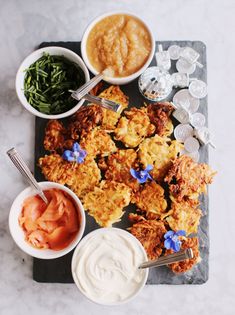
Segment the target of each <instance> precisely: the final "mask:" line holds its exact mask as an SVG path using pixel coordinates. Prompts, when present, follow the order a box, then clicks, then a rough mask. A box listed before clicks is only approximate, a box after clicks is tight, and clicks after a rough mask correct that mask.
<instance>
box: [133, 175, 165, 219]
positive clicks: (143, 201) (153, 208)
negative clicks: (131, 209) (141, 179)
mask: <svg viewBox="0 0 235 315" xmlns="http://www.w3.org/2000/svg"><path fill="white" fill-rule="evenodd" d="M134 202H135V204H136V206H137V207H138V208H139V209H140V210H141V211H142V212H146V216H148V214H150V213H152V214H154V215H156V217H158V218H159V217H160V216H161V215H162V214H164V213H165V212H166V208H167V202H166V200H165V198H164V189H163V188H162V187H161V186H160V185H158V184H157V183H156V182H155V181H151V182H147V183H145V184H144V185H143V186H141V188H140V190H139V191H138V192H137V193H136V194H135V196H134Z"/></svg>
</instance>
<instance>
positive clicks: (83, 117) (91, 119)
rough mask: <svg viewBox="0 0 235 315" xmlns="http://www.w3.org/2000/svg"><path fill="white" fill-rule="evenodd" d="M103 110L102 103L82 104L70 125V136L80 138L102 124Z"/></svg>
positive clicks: (70, 137)
mask: <svg viewBox="0 0 235 315" xmlns="http://www.w3.org/2000/svg"><path fill="white" fill-rule="evenodd" d="M102 120H103V111H102V108H101V106H100V105H96V104H90V105H87V106H82V107H81V108H80V109H79V110H78V111H77V112H76V113H75V114H74V115H73V116H72V118H71V122H70V123H69V125H68V128H67V133H68V138H69V139H73V140H79V139H80V137H81V135H83V134H84V133H87V132H89V131H91V130H92V129H93V128H95V127H96V126H99V125H101V123H102Z"/></svg>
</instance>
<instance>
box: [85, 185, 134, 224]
mask: <svg viewBox="0 0 235 315" xmlns="http://www.w3.org/2000/svg"><path fill="white" fill-rule="evenodd" d="M130 198H131V189H130V188H129V187H128V186H126V185H125V184H123V183H117V182H115V181H107V180H103V181H102V182H101V183H100V185H99V187H95V188H94V190H93V191H91V192H89V193H87V194H86V195H85V196H84V199H83V206H84V208H85V209H86V210H87V211H88V213H89V214H90V215H91V216H93V217H94V219H95V220H96V222H97V223H98V224H99V225H100V226H102V227H108V226H112V224H113V223H115V222H118V221H120V218H121V217H122V215H123V214H124V212H123V208H124V207H126V206H128V204H129V203H130Z"/></svg>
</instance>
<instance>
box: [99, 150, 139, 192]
mask: <svg viewBox="0 0 235 315" xmlns="http://www.w3.org/2000/svg"><path fill="white" fill-rule="evenodd" d="M98 165H99V167H100V168H101V169H103V170H105V178H106V179H107V180H114V181H116V182H119V183H124V184H126V185H127V186H129V187H130V188H132V190H133V192H135V191H137V190H138V189H139V186H140V184H139V183H138V181H137V180H136V179H135V178H133V177H132V176H131V174H130V169H131V168H135V169H136V168H138V162H137V153H136V152H135V150H133V149H127V150H118V151H117V152H116V153H113V154H111V155H109V156H108V158H107V160H102V161H100V162H99V163H98Z"/></svg>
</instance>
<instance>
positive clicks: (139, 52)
mask: <svg viewBox="0 0 235 315" xmlns="http://www.w3.org/2000/svg"><path fill="white" fill-rule="evenodd" d="M151 48H152V42H151V36H150V33H149V31H148V29H147V28H146V26H145V25H144V24H143V23H142V22H141V21H140V20H139V19H138V18H135V17H133V16H130V15H126V14H114V15H111V16H108V17H105V18H104V19H102V20H101V21H99V22H97V23H96V24H95V26H94V27H93V28H92V29H91V31H90V33H89V35H88V38H87V43H86V50H87V56H88V59H89V61H90V63H91V65H92V66H93V67H94V68H95V69H96V70H97V71H98V72H102V71H103V70H105V69H108V70H110V71H109V73H112V76H113V77H126V76H129V75H131V74H133V73H135V72H137V71H138V70H139V69H140V68H142V66H143V65H144V64H145V63H146V61H147V60H148V57H149V55H150V52H151Z"/></svg>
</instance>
